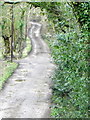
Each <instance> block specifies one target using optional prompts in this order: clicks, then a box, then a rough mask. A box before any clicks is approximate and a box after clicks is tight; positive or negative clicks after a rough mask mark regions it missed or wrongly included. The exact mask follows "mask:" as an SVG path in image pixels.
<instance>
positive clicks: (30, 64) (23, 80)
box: [0, 22, 55, 119]
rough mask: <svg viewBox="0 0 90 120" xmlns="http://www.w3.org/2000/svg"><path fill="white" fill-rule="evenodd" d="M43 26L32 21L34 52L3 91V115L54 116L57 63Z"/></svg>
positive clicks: (0, 95)
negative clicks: (52, 99)
mask: <svg viewBox="0 0 90 120" xmlns="http://www.w3.org/2000/svg"><path fill="white" fill-rule="evenodd" d="M40 30H41V25H40V24H38V23H33V22H31V28H30V30H29V37H30V39H31V40H32V52H31V53H30V55H29V56H28V57H26V58H24V59H21V60H20V61H19V64H20V65H19V67H18V69H17V70H16V71H15V73H14V74H13V75H12V76H11V77H10V79H9V80H8V81H7V83H6V84H5V87H4V89H3V90H1V91H0V119H1V118H48V117H50V104H51V103H50V97H51V94H52V90H51V88H50V86H51V80H50V76H51V74H52V72H53V70H54V67H55V66H54V64H53V63H52V61H51V56H50V51H49V48H48V46H47V44H46V43H45V42H44V41H43V40H42V38H41V36H40Z"/></svg>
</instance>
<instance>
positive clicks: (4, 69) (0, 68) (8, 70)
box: [0, 61, 18, 90]
mask: <svg viewBox="0 0 90 120" xmlns="http://www.w3.org/2000/svg"><path fill="white" fill-rule="evenodd" d="M17 67H18V64H17V63H15V62H13V63H10V62H6V61H1V62H0V90H1V89H2V87H3V85H4V83H5V82H6V81H7V79H8V78H9V77H10V76H11V75H12V73H13V72H14V71H15V69H16V68H17Z"/></svg>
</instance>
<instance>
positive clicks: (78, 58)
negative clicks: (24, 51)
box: [52, 32, 88, 118]
mask: <svg viewBox="0 0 90 120" xmlns="http://www.w3.org/2000/svg"><path fill="white" fill-rule="evenodd" d="M77 39H78V40H77ZM86 49H87V45H86V44H84V39H82V38H79V36H78V35H77V33H75V32H73V33H67V34H59V35H58V36H57V40H55V41H54V43H53V45H52V54H53V58H54V60H55V63H56V64H57V65H58V69H57V70H56V72H55V76H54V77H53V80H54V86H53V102H54V103H55V106H54V108H55V109H56V108H57V110H56V111H58V112H56V113H57V114H56V115H55V117H62V118H68V117H69V118H79V117H87V116H88V88H87V82H88V76H87V71H88V70H87V61H86V54H85V50H86ZM55 109H54V111H55ZM53 114H54V113H53V110H52V115H53Z"/></svg>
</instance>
